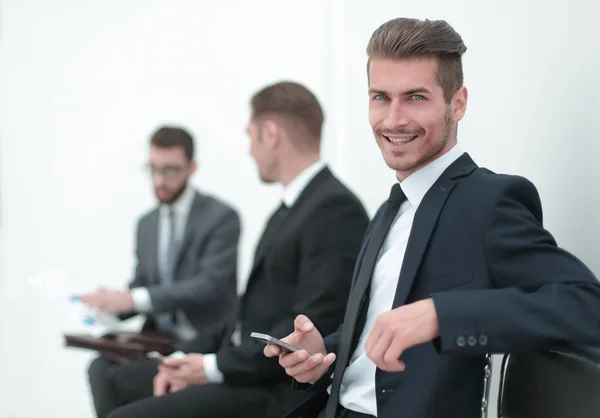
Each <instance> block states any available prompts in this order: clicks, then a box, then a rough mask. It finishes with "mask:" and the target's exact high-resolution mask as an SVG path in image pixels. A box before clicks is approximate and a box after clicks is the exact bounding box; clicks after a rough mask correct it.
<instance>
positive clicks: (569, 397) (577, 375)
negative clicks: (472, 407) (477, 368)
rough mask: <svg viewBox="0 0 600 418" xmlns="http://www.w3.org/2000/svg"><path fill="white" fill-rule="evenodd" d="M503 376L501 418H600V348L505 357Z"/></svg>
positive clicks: (572, 348)
mask: <svg viewBox="0 0 600 418" xmlns="http://www.w3.org/2000/svg"><path fill="white" fill-rule="evenodd" d="M500 373H501V375H500V390H499V393H498V418H592V417H594V418H598V417H600V349H595V348H576V347H565V348H557V349H552V350H546V351H541V352H537V353H512V354H505V355H504V358H503V360H502V368H501V371H500ZM482 416H484V417H485V415H483V413H482Z"/></svg>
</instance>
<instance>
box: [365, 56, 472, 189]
mask: <svg viewBox="0 0 600 418" xmlns="http://www.w3.org/2000/svg"><path fill="white" fill-rule="evenodd" d="M436 72H437V61H436V60H435V59H411V60H392V59H373V60H371V63H370V66H369V122H370V124H371V128H372V129H373V134H374V135H375V139H376V140H377V144H378V145H379V148H380V149H381V153H382V154H383V159H384V160H385V162H386V164H387V165H388V166H389V167H390V168H392V169H394V170H396V174H397V176H398V179H399V180H401V181H402V180H404V179H405V178H406V177H408V176H409V175H410V174H412V173H413V172H415V171H417V170H418V169H419V168H421V167H423V166H424V165H426V164H427V163H429V162H430V161H432V160H434V159H435V158H437V157H439V156H440V155H442V154H444V153H445V152H446V151H448V150H449V149H450V148H451V147H452V146H453V145H455V144H456V122H458V121H459V120H460V119H462V116H463V115H464V112H465V109H466V103H467V91H466V89H465V88H464V87H463V88H461V89H459V90H458V91H457V92H456V93H455V94H454V96H453V98H452V101H451V103H450V104H447V103H446V102H445V100H444V91H443V89H442V87H440V85H439V84H438V81H437V77H436Z"/></svg>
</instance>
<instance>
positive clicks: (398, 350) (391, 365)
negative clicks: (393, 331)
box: [380, 338, 406, 372]
mask: <svg viewBox="0 0 600 418" xmlns="http://www.w3.org/2000/svg"><path fill="white" fill-rule="evenodd" d="M402 343H403V342H402V341H399V338H394V339H393V340H392V341H391V343H390V344H389V347H388V348H387V350H386V351H385V352H384V353H383V356H382V366H383V367H380V368H382V369H383V370H385V371H388V372H401V371H403V370H404V369H405V368H406V366H405V364H404V363H403V362H402V361H400V356H401V355H402V352H403V351H404V346H403V344H402Z"/></svg>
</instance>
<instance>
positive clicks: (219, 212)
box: [129, 192, 240, 333]
mask: <svg viewBox="0 0 600 418" xmlns="http://www.w3.org/2000/svg"><path fill="white" fill-rule="evenodd" d="M158 233H159V209H158V208H157V209H154V210H152V211H151V212H149V213H148V214H146V215H145V216H143V217H142V218H141V219H140V221H139V223H138V227H137V245H136V256H137V267H136V270H135V277H134V279H133V280H132V282H131V283H130V285H129V287H130V288H134V287H140V286H145V287H147V288H148V290H149V293H150V297H151V300H152V307H153V313H161V312H165V311H174V310H176V309H181V310H182V311H183V312H184V313H185V315H186V317H187V318H188V319H189V321H190V322H191V324H192V325H193V326H194V327H195V328H196V330H197V331H198V332H200V333H205V332H206V328H207V327H211V328H212V327H215V326H216V325H217V324H222V323H223V322H224V321H225V320H226V319H228V316H229V314H230V312H231V310H232V309H234V306H235V301H236V295H237V293H236V288H237V284H236V283H237V280H236V279H237V254H238V242H239V237H240V220H239V216H238V214H237V212H236V211H235V210H234V209H232V208H231V207H230V206H228V205H227V204H225V203H223V202H222V201H220V200H218V199H216V198H214V197H212V196H208V195H204V194H201V193H198V192H196V196H195V198H194V201H193V203H192V206H191V208H190V213H189V216H188V220H187V224H186V227H185V233H184V236H183V239H182V242H181V245H180V246H179V253H178V254H177V261H176V266H175V277H174V281H175V282H174V284H173V286H171V287H170V288H164V287H162V286H161V277H160V273H159V269H158ZM148 319H149V321H148V323H147V326H146V328H151V327H152V323H153V321H152V319H153V315H149V316H148Z"/></svg>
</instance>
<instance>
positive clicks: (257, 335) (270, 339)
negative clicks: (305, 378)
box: [250, 332, 311, 356]
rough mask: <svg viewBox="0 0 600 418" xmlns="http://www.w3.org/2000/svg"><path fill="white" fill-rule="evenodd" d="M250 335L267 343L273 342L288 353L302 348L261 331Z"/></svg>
mask: <svg viewBox="0 0 600 418" xmlns="http://www.w3.org/2000/svg"><path fill="white" fill-rule="evenodd" d="M250 337H252V338H254V339H256V340H258V341H262V342H263V343H265V344H273V345H276V346H278V347H281V348H282V349H283V350H284V351H286V352H288V353H295V352H296V351H300V350H302V349H301V348H299V347H296V346H294V345H291V344H288V343H286V342H284V341H281V340H280V339H277V338H275V337H271V336H270V335H267V334H261V333H260V332H253V333H252V334H250ZM308 355H309V356H310V355H311V354H310V353H308Z"/></svg>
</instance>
